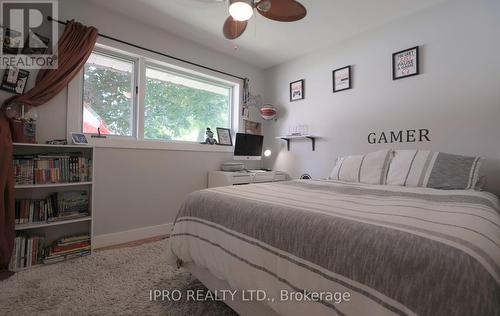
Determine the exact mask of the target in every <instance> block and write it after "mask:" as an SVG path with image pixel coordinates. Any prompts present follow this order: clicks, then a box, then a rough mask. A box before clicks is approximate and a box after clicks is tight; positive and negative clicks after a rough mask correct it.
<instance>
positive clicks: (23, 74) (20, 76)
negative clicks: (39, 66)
mask: <svg viewBox="0 0 500 316" xmlns="http://www.w3.org/2000/svg"><path fill="white" fill-rule="evenodd" d="M29 75H30V73H29V71H27V70H23V69H17V68H9V69H5V71H4V73H3V79H2V83H1V84H0V88H2V89H3V90H6V91H9V92H13V93H17V94H22V93H24V90H25V89H26V83H27V82H28V77H29Z"/></svg>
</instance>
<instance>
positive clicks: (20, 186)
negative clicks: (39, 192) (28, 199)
mask: <svg viewBox="0 0 500 316" xmlns="http://www.w3.org/2000/svg"><path fill="white" fill-rule="evenodd" d="M91 184H92V181H86V182H65V183H47V184H16V185H15V186H14V188H15V189H38V188H57V187H72V186H80V185H91Z"/></svg>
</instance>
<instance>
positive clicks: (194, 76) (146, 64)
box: [140, 60, 235, 143]
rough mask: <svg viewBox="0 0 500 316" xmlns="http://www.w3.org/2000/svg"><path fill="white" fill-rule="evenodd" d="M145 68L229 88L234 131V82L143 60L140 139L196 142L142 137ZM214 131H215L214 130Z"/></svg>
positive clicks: (233, 129) (231, 119)
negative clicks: (229, 82) (230, 82)
mask: <svg viewBox="0 0 500 316" xmlns="http://www.w3.org/2000/svg"><path fill="white" fill-rule="evenodd" d="M146 68H151V69H155V70H159V71H164V72H167V73H170V74H172V75H174V76H180V77H184V78H188V79H193V80H197V81H200V82H205V83H208V84H211V85H214V86H219V87H221V88H227V89H229V129H230V130H231V131H232V132H234V131H235V128H234V126H235V122H234V119H235V113H234V112H235V109H234V104H235V103H234V102H235V100H234V92H235V87H234V84H228V83H226V82H223V81H221V80H214V79H209V78H207V77H204V76H200V75H198V74H192V73H188V72H185V71H182V70H178V69H174V68H172V67H169V66H166V65H162V64H161V63H158V62H155V61H151V60H144V67H142V70H143V71H142V72H143V73H144V79H143V81H142V82H143V84H142V85H141V86H142V88H143V89H144V91H143V92H142V94H141V96H142V97H141V103H142V104H141V109H140V112H141V113H142V125H141V127H142V139H143V140H145V141H162V142H183V143H197V142H190V141H182V140H161V139H149V138H144V124H145V118H144V113H146V112H145V107H146V104H145V102H146V100H145V98H144V96H145V89H146ZM214 132H215V131H214Z"/></svg>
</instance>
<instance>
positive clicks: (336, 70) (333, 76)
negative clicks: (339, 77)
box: [332, 65, 352, 93]
mask: <svg viewBox="0 0 500 316" xmlns="http://www.w3.org/2000/svg"><path fill="white" fill-rule="evenodd" d="M345 69H347V73H348V76H349V77H348V82H349V87H347V88H342V89H337V87H336V84H335V73H337V72H339V71H342V70H345ZM332 80H333V93H335V92H340V91H344V90H349V89H352V72H351V65H349V66H345V67H342V68H337V69H335V70H333V71H332Z"/></svg>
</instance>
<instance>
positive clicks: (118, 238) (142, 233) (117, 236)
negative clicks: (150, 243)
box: [92, 223, 172, 249]
mask: <svg viewBox="0 0 500 316" xmlns="http://www.w3.org/2000/svg"><path fill="white" fill-rule="evenodd" d="M171 230H172V223H167V224H161V225H155V226H148V227H142V228H137V229H131V230H125V231H122V232H116V233H110V234H103V235H97V236H94V237H93V238H92V248H93V249H98V248H103V247H108V246H114V245H119V244H124V243H128V242H131V241H136V240H141V239H146V238H151V237H155V236H160V235H168V234H170V231H171Z"/></svg>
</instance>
